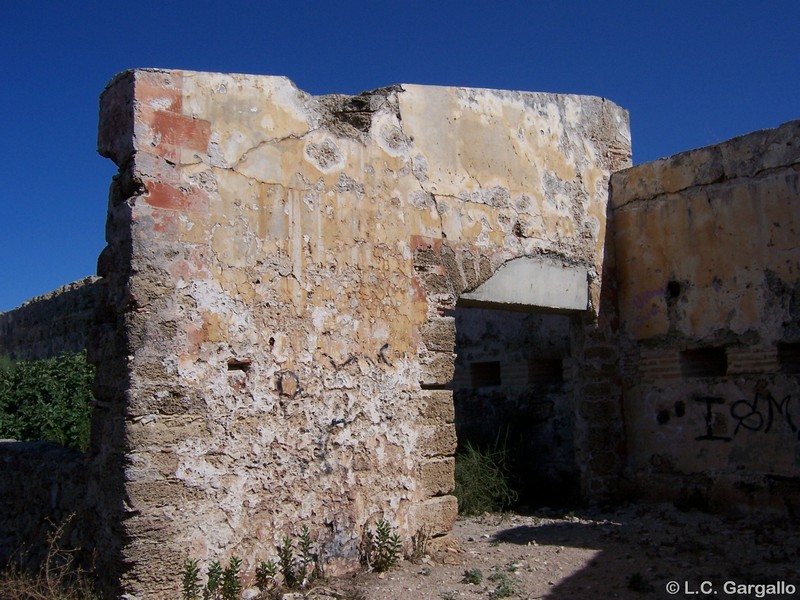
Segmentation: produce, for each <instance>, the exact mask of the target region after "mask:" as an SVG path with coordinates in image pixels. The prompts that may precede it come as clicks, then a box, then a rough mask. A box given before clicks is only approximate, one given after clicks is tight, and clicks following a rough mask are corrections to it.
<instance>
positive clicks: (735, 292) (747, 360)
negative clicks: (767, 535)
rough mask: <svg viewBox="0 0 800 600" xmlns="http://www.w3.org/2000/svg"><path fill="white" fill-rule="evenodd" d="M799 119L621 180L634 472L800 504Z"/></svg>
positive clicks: (708, 502)
mask: <svg viewBox="0 0 800 600" xmlns="http://www.w3.org/2000/svg"><path fill="white" fill-rule="evenodd" d="M799 171H800V121H794V122H791V123H787V124H785V125H783V126H781V127H779V128H777V129H771V130H766V131H758V132H755V133H751V134H748V135H746V136H742V137H739V138H735V139H732V140H730V141H727V142H724V143H722V144H718V145H716V146H710V147H707V148H701V149H699V150H693V151H690V152H684V153H681V154H678V155H676V156H673V157H670V158H666V159H662V160H658V161H655V162H652V163H647V164H643V165H639V166H637V167H634V168H632V169H628V170H625V171H622V172H620V173H617V174H615V175H614V176H613V177H612V200H611V201H612V205H613V214H614V221H615V240H616V253H617V260H618V265H619V267H618V269H619V281H620V286H619V303H620V314H621V326H622V331H623V336H622V340H623V341H624V342H625V343H624V344H623V349H624V351H625V355H626V359H625V363H624V367H625V369H624V378H625V388H626V389H625V400H626V404H625V418H626V429H627V432H628V441H629V448H628V450H629V471H630V475H631V477H632V478H633V480H634V483H635V485H636V487H637V489H638V490H639V491H640V492H641V493H642V494H644V495H646V496H649V497H659V496H660V497H662V498H664V497H673V498H675V499H677V500H679V501H681V502H684V503H689V504H696V505H698V506H701V507H709V508H712V509H718V510H746V509H747V508H748V507H752V506H759V507H763V506H764V505H767V504H773V505H774V506H775V507H776V508H778V509H780V510H787V509H788V510H789V511H791V512H794V513H795V514H800V512H799V511H800V459H799V458H798V457H800V454H799V453H798V448H800V431H799V428H800V384H799V383H798V374H800V359H799V358H798V357H800V309H799V308H798V307H800V302H799V301H800V250H798V244H797V239H798V230H800V172H799Z"/></svg>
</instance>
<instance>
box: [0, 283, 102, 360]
mask: <svg viewBox="0 0 800 600" xmlns="http://www.w3.org/2000/svg"><path fill="white" fill-rule="evenodd" d="M99 296H100V282H98V281H97V278H95V277H87V278H86V279H82V280H80V281H76V282H74V283H71V284H69V285H66V286H64V287H62V288H59V289H57V290H55V291H53V292H50V293H49V294H45V295H43V296H39V297H37V298H33V299H31V300H29V301H28V302H26V303H25V304H23V305H22V306H20V307H18V308H15V309H14V310H10V311H8V312H2V313H0V356H8V357H10V358H12V359H19V360H37V359H42V358H52V357H54V356H57V355H58V354H60V353H62V352H80V351H82V350H85V349H86V346H87V340H88V337H89V330H90V328H91V324H92V320H93V318H94V309H95V306H96V305H97V302H98V298H99Z"/></svg>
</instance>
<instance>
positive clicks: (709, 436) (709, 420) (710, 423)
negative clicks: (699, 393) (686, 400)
mask: <svg viewBox="0 0 800 600" xmlns="http://www.w3.org/2000/svg"><path fill="white" fill-rule="evenodd" d="M695 401H697V402H705V405H706V414H705V419H706V433H705V435H700V436H697V437H696V438H695V439H696V440H718V441H722V442H730V441H731V438H729V437H725V436H722V435H714V413H713V412H712V411H711V407H712V406H713V405H714V404H725V400H723V399H722V398H709V397H708V396H703V397H701V398H695Z"/></svg>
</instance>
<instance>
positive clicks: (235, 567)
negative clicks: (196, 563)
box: [222, 556, 242, 600]
mask: <svg viewBox="0 0 800 600" xmlns="http://www.w3.org/2000/svg"><path fill="white" fill-rule="evenodd" d="M241 568H242V561H241V559H240V558H238V557H236V556H232V557H231V559H230V561H228V566H227V567H225V570H224V571H222V600H237V599H238V598H239V596H240V595H241V593H242V582H241V581H240V580H239V571H240V570H241Z"/></svg>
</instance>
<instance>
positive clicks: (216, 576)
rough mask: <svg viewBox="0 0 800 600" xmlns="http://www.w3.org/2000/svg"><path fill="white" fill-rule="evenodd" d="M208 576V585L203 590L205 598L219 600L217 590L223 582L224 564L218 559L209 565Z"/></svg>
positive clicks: (204, 599) (205, 599) (206, 599)
mask: <svg viewBox="0 0 800 600" xmlns="http://www.w3.org/2000/svg"><path fill="white" fill-rule="evenodd" d="M207 576H208V581H206V587H205V589H204V590H203V600H217V598H218V596H217V592H218V591H219V585H220V583H221V582H222V565H221V564H220V562H219V561H218V560H215V561H214V562H212V563H211V564H210V565H209V567H208V572H207Z"/></svg>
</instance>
